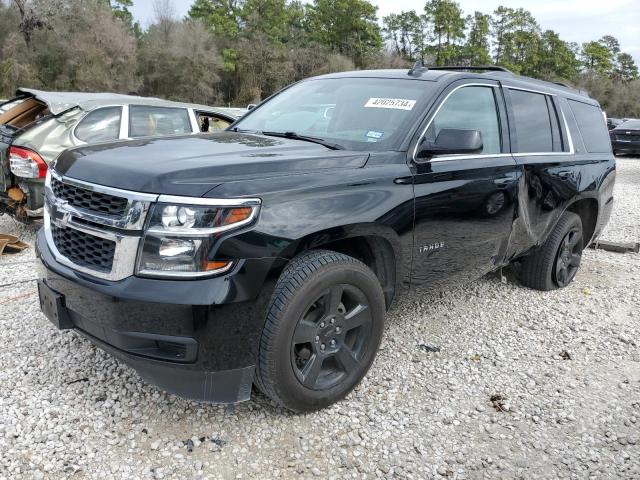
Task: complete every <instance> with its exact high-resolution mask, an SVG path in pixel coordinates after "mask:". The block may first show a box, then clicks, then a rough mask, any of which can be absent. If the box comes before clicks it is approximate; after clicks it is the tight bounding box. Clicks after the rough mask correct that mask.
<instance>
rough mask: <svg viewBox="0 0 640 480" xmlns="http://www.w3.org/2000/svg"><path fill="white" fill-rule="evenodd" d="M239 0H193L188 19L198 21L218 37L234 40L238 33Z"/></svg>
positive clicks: (239, 19)
mask: <svg viewBox="0 0 640 480" xmlns="http://www.w3.org/2000/svg"><path fill="white" fill-rule="evenodd" d="M241 11H242V2H241V0H195V2H194V3H193V5H192V6H191V9H190V10H189V14H188V15H189V17H190V18H193V19H200V20H202V21H203V22H204V24H205V25H206V26H207V27H208V28H209V29H210V30H211V32H212V33H213V34H214V35H217V36H219V37H223V36H224V37H230V38H235V37H236V36H237V35H238V33H239V32H240V21H241V18H240V13H241Z"/></svg>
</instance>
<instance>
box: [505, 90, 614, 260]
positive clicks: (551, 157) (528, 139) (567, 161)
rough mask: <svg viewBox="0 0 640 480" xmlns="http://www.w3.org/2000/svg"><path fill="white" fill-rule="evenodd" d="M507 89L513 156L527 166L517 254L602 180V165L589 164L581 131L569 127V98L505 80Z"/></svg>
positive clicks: (571, 120) (539, 238)
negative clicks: (574, 200)
mask: <svg viewBox="0 0 640 480" xmlns="http://www.w3.org/2000/svg"><path fill="white" fill-rule="evenodd" d="M505 83H506V82H505ZM504 92H505V98H506V104H507V110H508V112H509V119H510V122H511V124H510V126H511V128H510V131H511V145H512V150H513V156H514V158H515V160H516V162H517V163H518V164H519V165H520V166H521V167H522V169H523V176H522V181H521V187H520V202H519V203H520V211H519V214H518V218H517V221H516V223H515V224H514V228H515V234H514V242H513V243H512V245H511V247H512V252H511V253H513V254H514V255H517V254H519V253H521V252H524V251H526V250H527V249H529V248H531V247H533V246H535V245H537V244H539V243H540V242H541V241H542V240H544V239H545V238H546V237H547V235H548V233H549V231H550V230H551V229H552V228H553V226H554V225H555V224H556V222H557V220H558V217H559V216H560V214H561V213H562V212H563V210H564V209H565V208H566V206H567V205H568V203H569V202H570V201H571V200H572V199H573V198H575V197H576V195H578V193H579V192H580V190H582V189H583V188H584V187H583V186H582V185H589V184H593V185H596V182H594V180H597V178H596V177H597V175H600V169H599V168H598V167H597V166H596V168H595V169H594V168H593V166H595V164H594V165H589V162H590V160H591V159H590V155H589V153H588V152H587V151H585V148H584V146H583V144H582V142H580V144H579V145H578V144H577V143H576V140H578V139H579V137H580V133H579V132H578V131H577V130H576V131H574V132H573V134H572V132H571V130H570V129H569V125H570V124H572V125H575V120H574V118H573V115H572V113H571V109H570V108H569V105H568V103H567V100H566V99H564V98H562V97H558V96H557V95H555V94H554V93H550V92H542V91H536V90H529V89H527V88H523V87H520V86H517V87H516V86H510V85H505V88H504ZM594 110H595V115H596V117H597V118H596V121H597V122H598V124H600V126H601V130H602V132H601V133H602V135H603V136H604V142H605V144H607V142H608V138H607V134H606V127H605V124H604V119H603V118H602V114H601V113H600V111H599V109H597V108H594ZM607 149H609V150H610V147H609V146H608V145H607Z"/></svg>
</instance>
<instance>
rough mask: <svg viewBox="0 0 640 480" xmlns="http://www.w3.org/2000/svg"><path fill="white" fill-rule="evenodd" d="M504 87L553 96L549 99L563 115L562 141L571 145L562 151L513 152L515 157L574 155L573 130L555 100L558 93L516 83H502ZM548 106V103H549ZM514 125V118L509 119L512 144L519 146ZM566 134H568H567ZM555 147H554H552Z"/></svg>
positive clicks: (509, 102) (509, 108) (511, 107)
mask: <svg viewBox="0 0 640 480" xmlns="http://www.w3.org/2000/svg"><path fill="white" fill-rule="evenodd" d="M502 88H503V89H504V90H520V91H523V92H529V93H537V94H539V95H546V96H547V97H551V98H549V100H552V102H551V103H552V104H553V105H554V106H555V107H556V110H559V111H560V116H561V117H562V124H561V125H560V130H561V131H560V133H561V138H562V142H563V146H564V143H565V141H566V143H567V144H568V145H569V150H568V151H561V152H512V153H511V155H513V156H514V157H528V156H556V155H574V154H575V148H574V144H573V138H572V137H571V132H570V131H569V124H568V123H567V118H566V116H565V113H564V110H563V109H562V108H558V107H559V105H557V103H556V102H555V101H553V100H554V97H556V98H557V95H556V94H555V93H553V92H543V91H542V90H535V89H532V88H524V87H518V86H514V85H504V84H503V85H502ZM508 95H509V94H508V92H507V99H506V100H507V105H508V106H507V108H508V110H510V111H511V113H513V106H512V104H511V97H510V96H508ZM547 108H548V105H547ZM512 127H514V126H513V120H512V119H511V118H510V119H509V129H510V131H511V132H512V135H511V145H512V146H513V145H516V146H517V142H514V137H515V128H512ZM565 134H566V135H565ZM565 136H566V140H565ZM552 148H553V147H552ZM563 148H564V147H563Z"/></svg>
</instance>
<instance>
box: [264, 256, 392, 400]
mask: <svg viewBox="0 0 640 480" xmlns="http://www.w3.org/2000/svg"><path fill="white" fill-rule="evenodd" d="M384 314H385V302H384V295H383V292H382V288H381V286H380V283H379V282H378V279H377V277H376V276H375V274H374V273H373V272H372V271H371V270H370V269H369V268H368V267H367V266H366V265H364V264H363V263H361V262H360V261H358V260H356V259H355V258H352V257H349V256H347V255H343V254H340V253H336V252H332V251H326V250H316V251H310V252H307V253H305V254H303V255H301V256H299V257H297V258H295V259H294V260H292V261H291V263H290V264H289V265H288V266H287V268H286V269H285V270H284V271H283V273H282V275H281V276H280V279H279V280H278V283H277V285H276V288H275V291H274V294H273V297H272V299H271V305H270V308H269V311H268V314H267V321H266V324H265V327H264V330H263V333H262V337H261V341H260V356H259V361H258V367H257V382H256V383H257V385H258V387H259V388H260V389H261V390H262V391H263V393H265V394H266V395H268V396H269V397H271V398H272V399H273V400H274V401H275V402H276V403H278V404H280V405H282V406H284V407H286V408H288V409H290V410H293V411H296V412H303V411H311V410H317V409H320V408H323V407H326V406H328V405H331V404H332V403H334V402H336V401H338V400H340V399H341V398H343V397H344V396H346V395H347V394H348V393H349V392H350V391H351V390H352V389H353V388H354V387H355V386H356V385H357V384H358V383H359V382H360V380H361V379H362V378H363V377H364V375H365V374H366V372H367V370H368V369H369V367H370V366H371V363H372V362H373V359H374V357H375V354H376V352H377V350H378V346H379V344H380V340H381V338H382V332H383V328H384Z"/></svg>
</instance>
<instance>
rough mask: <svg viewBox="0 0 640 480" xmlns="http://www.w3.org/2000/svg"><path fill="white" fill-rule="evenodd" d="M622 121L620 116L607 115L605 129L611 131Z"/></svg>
mask: <svg viewBox="0 0 640 480" xmlns="http://www.w3.org/2000/svg"><path fill="white" fill-rule="evenodd" d="M622 122H624V119H622V118H614V117H607V130H609V131H611V130H613V129H614V128H616V127H617V126H618V125H620V124H621V123H622Z"/></svg>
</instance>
